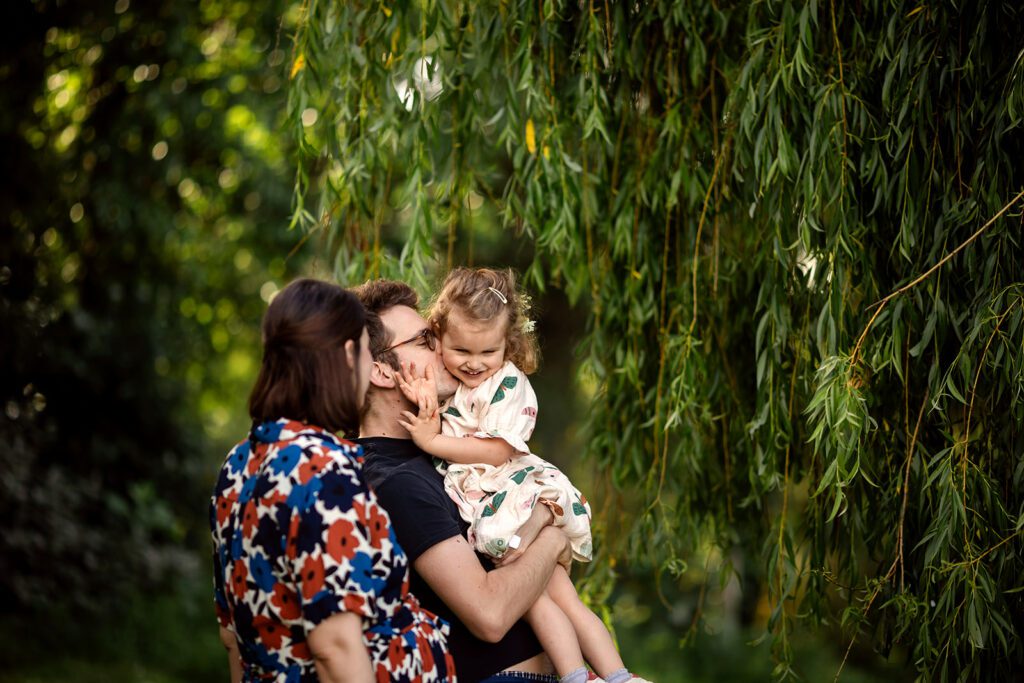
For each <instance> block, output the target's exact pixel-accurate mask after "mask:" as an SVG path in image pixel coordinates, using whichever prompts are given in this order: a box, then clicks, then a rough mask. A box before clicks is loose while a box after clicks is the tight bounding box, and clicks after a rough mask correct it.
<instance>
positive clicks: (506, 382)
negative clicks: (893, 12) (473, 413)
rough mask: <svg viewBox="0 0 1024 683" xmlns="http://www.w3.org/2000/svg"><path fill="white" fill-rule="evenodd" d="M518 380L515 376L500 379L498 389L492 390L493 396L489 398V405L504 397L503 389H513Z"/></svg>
mask: <svg viewBox="0 0 1024 683" xmlns="http://www.w3.org/2000/svg"><path fill="white" fill-rule="evenodd" d="M518 382H519V380H518V379H517V378H515V377H506V378H505V379H503V380H501V384H499V385H498V390H497V391H495V392H494V398H492V399H491V405H494V404H495V403H497V402H498V401H500V400H502V399H503V398H505V390H506V389H515V388H516V384H517V383H518Z"/></svg>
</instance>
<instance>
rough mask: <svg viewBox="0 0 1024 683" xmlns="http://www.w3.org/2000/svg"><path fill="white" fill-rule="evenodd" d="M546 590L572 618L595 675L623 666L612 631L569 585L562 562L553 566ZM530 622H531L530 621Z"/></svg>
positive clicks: (562, 610)
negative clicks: (553, 571)
mask: <svg viewBox="0 0 1024 683" xmlns="http://www.w3.org/2000/svg"><path fill="white" fill-rule="evenodd" d="M547 594H548V595H550V596H551V600H553V601H554V603H555V604H556V606H557V608H558V610H559V612H561V613H563V614H564V615H565V616H566V617H567V618H568V619H569V621H570V622H571V624H572V627H573V629H574V630H575V634H576V639H574V640H575V641H576V642H578V643H579V647H580V649H581V650H582V651H583V655H584V656H585V657H586V659H587V661H588V662H590V666H591V667H593V669H594V671H596V672H597V673H598V675H600V676H602V677H604V676H607V675H609V674H610V673H612V672H613V671H616V670H618V669H621V668H623V667H624V665H623V663H622V657H620V656H619V652H618V650H616V649H615V642H614V641H613V640H612V634H611V633H609V632H608V629H607V628H605V626H604V622H603V621H601V619H600V617H598V616H597V615H596V614H594V613H593V612H591V611H590V610H589V609H588V608H587V606H586V605H584V604H583V602H582V601H581V600H580V596H579V595H577V594H576V587H575V586H573V585H572V579H570V578H569V574H568V573H566V571H565V569H563V568H562V567H561V566H558V567H555V573H554V574H552V575H551V580H550V581H548V589H547ZM530 625H531V626H532V625H533V624H532V622H531V624H530ZM534 631H536V628H535V629H534ZM538 637H539V634H538ZM541 644H543V641H541ZM545 647H546V646H545ZM548 654H549V655H550V654H551V653H550V652H549V653H548ZM552 660H554V657H552Z"/></svg>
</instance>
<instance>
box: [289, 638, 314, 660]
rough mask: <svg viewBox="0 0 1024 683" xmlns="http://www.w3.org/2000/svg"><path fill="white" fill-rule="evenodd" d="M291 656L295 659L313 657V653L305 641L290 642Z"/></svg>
mask: <svg viewBox="0 0 1024 683" xmlns="http://www.w3.org/2000/svg"><path fill="white" fill-rule="evenodd" d="M292 657H294V658H295V659H305V660H307V661H308V660H310V659H313V654H312V653H311V652H310V651H309V645H307V644H306V643H305V642H301V643H293V644H292Z"/></svg>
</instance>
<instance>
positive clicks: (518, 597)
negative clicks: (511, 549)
mask: <svg viewBox="0 0 1024 683" xmlns="http://www.w3.org/2000/svg"><path fill="white" fill-rule="evenodd" d="M567 543H568V541H567V540H566V538H565V534H563V533H562V532H561V531H559V530H558V529H556V528H554V527H546V528H544V529H541V532H540V534H538V536H537V538H536V540H534V542H533V543H532V544H531V545H530V547H529V548H527V550H526V552H525V553H524V554H523V556H522V557H521V558H520V559H519V560H518V561H516V562H514V563H513V564H510V565H507V566H504V567H500V568H498V569H495V570H494V571H492V572H488V574H487V592H488V593H489V595H490V599H489V600H488V604H489V606H490V608H491V609H492V610H493V611H494V612H495V613H497V614H499V615H500V616H501V618H500V619H499V623H498V624H496V625H495V626H496V628H497V629H498V630H499V631H500V635H499V639H500V637H501V636H503V635H504V634H505V633H506V632H507V631H508V629H510V628H512V625H513V624H514V623H515V622H516V621H518V620H519V619H520V618H521V617H522V616H523V615H524V614H526V610H528V609H530V607H531V606H532V605H533V603H535V602H536V601H537V598H539V597H540V596H541V594H542V593H543V592H544V589H545V588H546V587H547V585H548V581H549V580H550V579H551V574H552V572H553V571H554V569H555V565H556V564H558V560H559V558H560V557H561V556H562V554H563V553H564V552H565V548H566V545H567Z"/></svg>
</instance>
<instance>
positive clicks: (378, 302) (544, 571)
mask: <svg viewBox="0 0 1024 683" xmlns="http://www.w3.org/2000/svg"><path fill="white" fill-rule="evenodd" d="M354 291H355V293H356V295H357V296H358V297H359V299H360V300H361V301H362V302H363V306H365V307H366V310H367V313H368V319H367V329H368V331H369V336H370V351H371V354H372V356H373V361H374V362H373V365H372V368H371V370H370V386H369V390H368V392H367V396H366V403H365V405H364V412H363V415H362V417H361V420H360V429H359V431H360V435H359V437H360V438H359V439H358V441H359V443H361V444H362V445H363V448H364V451H365V455H366V460H365V463H364V468H363V471H364V474H365V476H366V479H367V481H368V482H369V483H370V485H371V486H372V487H373V488H374V489H375V490H376V493H377V498H378V500H379V501H380V502H381V504H382V505H383V506H384V508H385V509H386V510H387V511H388V513H389V515H390V517H391V522H392V526H393V528H394V530H395V533H396V535H397V537H398V542H399V544H400V545H401V546H402V548H403V549H404V550H405V552H406V555H408V557H409V561H410V563H411V564H412V567H413V573H412V579H411V587H412V592H413V594H415V595H416V596H417V597H418V598H419V599H420V602H421V603H422V604H423V606H424V607H426V608H427V609H429V610H431V611H432V612H434V613H436V614H438V615H439V616H441V617H443V618H444V619H445V620H447V621H448V622H449V623H450V624H451V626H452V633H451V634H450V636H449V639H448V643H449V646H450V648H451V652H452V655H453V657H454V658H455V671H456V674H457V675H458V677H459V680H460V681H461V682H462V683H474V682H476V681H487V682H488V683H498V682H500V681H514V680H516V679H517V678H518V679H519V680H523V679H524V678H529V679H530V680H549V679H548V678H547V677H548V676H549V675H550V674H552V673H553V667H552V665H551V662H550V660H549V659H548V658H547V655H545V654H544V653H543V651H542V649H541V646H540V643H539V642H538V641H537V639H536V637H535V636H534V634H533V631H532V630H531V629H530V627H529V625H527V624H526V622H525V621H523V620H522V616H523V614H524V613H525V612H526V610H527V609H529V607H530V606H531V605H532V604H533V603H534V602H535V601H536V599H537V598H538V596H540V595H541V593H542V592H543V591H544V588H545V586H546V585H547V583H548V579H549V578H550V577H551V573H552V571H553V570H554V567H555V565H556V564H557V563H558V562H560V561H561V562H563V563H567V562H568V561H569V558H570V557H571V549H570V547H569V543H568V540H567V539H566V537H565V534H563V533H562V532H561V531H560V530H559V529H557V528H555V527H553V526H550V523H551V521H552V519H551V512H550V511H549V510H548V508H547V507H545V506H543V505H538V506H537V508H536V510H535V511H534V515H533V517H532V518H531V519H530V521H528V522H527V523H526V525H524V527H523V528H522V529H521V530H520V533H519V535H520V536H522V537H523V538H533V539H534V540H533V541H532V543H530V544H529V546H528V547H527V548H526V549H525V551H524V552H522V553H521V554H520V555H519V556H518V558H517V559H516V560H515V561H514V562H511V563H505V564H503V566H501V567H498V568H495V566H494V564H493V563H492V561H491V559H490V558H488V557H486V556H485V555H480V554H478V553H476V552H475V551H474V550H473V547H472V546H471V545H470V544H469V543H468V542H467V541H466V538H465V531H466V529H467V528H468V524H466V523H465V522H463V521H462V519H461V518H460V517H459V513H458V509H457V508H456V507H455V503H453V502H452V500H451V499H450V498H449V497H448V495H447V494H446V493H445V491H444V485H443V477H442V476H441V474H439V473H438V472H437V470H435V469H434V466H433V464H432V461H431V457H430V456H429V455H428V454H426V453H425V452H423V451H422V450H420V449H419V448H418V447H417V446H416V445H415V444H414V443H413V442H412V439H411V438H410V436H409V433H408V432H407V431H406V430H405V429H404V428H403V427H402V426H401V425H400V424H399V420H400V419H401V413H402V411H403V410H411V411H415V410H416V408H415V407H413V406H412V404H411V403H410V402H409V401H408V400H406V398H405V397H404V396H403V394H402V392H401V390H400V389H399V387H398V374H399V368H400V363H402V362H404V363H406V364H407V365H410V364H415V366H416V368H417V369H418V370H419V371H421V372H422V371H425V370H426V368H427V367H430V368H432V369H433V373H434V378H435V381H436V382H437V388H438V397H439V398H440V399H442V400H443V399H445V398H447V397H448V396H451V395H452V394H454V393H455V389H456V388H457V387H458V382H457V380H456V379H455V378H454V377H452V376H451V375H450V374H449V373H448V371H447V370H446V369H445V367H444V365H443V364H442V362H441V352H440V348H439V345H438V344H437V340H436V339H435V337H434V336H433V333H432V331H431V329H430V327H429V325H428V324H427V322H426V321H425V320H424V319H423V317H422V316H421V315H420V314H419V313H418V312H417V305H418V303H419V297H418V296H417V295H416V292H415V291H414V290H413V289H412V288H410V287H409V286H408V285H405V284H404V283H401V282H394V281H387V280H376V281H372V282H367V283H366V284H364V285H361V286H360V287H357V288H355V290H354ZM524 674H530V675H531V676H526V675H524ZM538 674H541V675H543V677H540V678H538V677H537V675H538ZM550 680H552V681H557V680H558V679H557V677H554V676H552V677H551V678H550Z"/></svg>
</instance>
